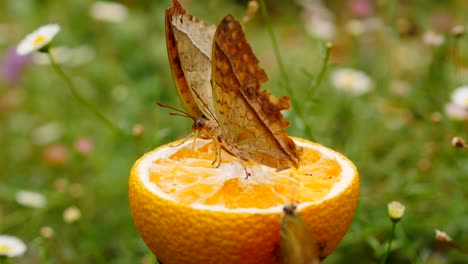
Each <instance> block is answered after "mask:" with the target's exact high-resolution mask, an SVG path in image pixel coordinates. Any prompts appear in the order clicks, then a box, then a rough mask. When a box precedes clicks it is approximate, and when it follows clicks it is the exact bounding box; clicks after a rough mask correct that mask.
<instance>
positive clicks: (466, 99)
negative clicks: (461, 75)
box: [451, 85, 468, 110]
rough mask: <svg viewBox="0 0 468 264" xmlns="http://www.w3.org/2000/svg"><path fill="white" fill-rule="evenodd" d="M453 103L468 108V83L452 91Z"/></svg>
mask: <svg viewBox="0 0 468 264" xmlns="http://www.w3.org/2000/svg"><path fill="white" fill-rule="evenodd" d="M451 98H452V103H454V104H456V105H457V106H459V107H462V108H465V109H467V110H468V85H465V86H461V87H458V88H457V89H456V90H455V91H453V93H452V96H451Z"/></svg>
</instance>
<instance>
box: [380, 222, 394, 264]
mask: <svg viewBox="0 0 468 264" xmlns="http://www.w3.org/2000/svg"><path fill="white" fill-rule="evenodd" d="M395 226H396V222H393V221H392V233H391V235H390V241H388V246H387V252H385V255H384V257H383V259H382V262H380V263H381V264H385V263H387V258H388V255H390V250H391V249H392V241H393V237H394V236H395Z"/></svg>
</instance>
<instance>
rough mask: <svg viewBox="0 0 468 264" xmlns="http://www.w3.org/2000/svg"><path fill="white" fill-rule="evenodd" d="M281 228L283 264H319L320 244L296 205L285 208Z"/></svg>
mask: <svg viewBox="0 0 468 264" xmlns="http://www.w3.org/2000/svg"><path fill="white" fill-rule="evenodd" d="M283 211H284V216H283V218H282V219H281V227H280V256H281V261H282V263H283V264H319V263H320V259H319V252H318V244H317V241H316V240H315V238H314V236H313V235H312V233H311V232H310V231H309V228H308V227H307V225H306V224H305V222H304V220H303V219H302V217H301V216H300V215H299V214H297V213H296V205H294V204H290V205H286V206H284V207H283Z"/></svg>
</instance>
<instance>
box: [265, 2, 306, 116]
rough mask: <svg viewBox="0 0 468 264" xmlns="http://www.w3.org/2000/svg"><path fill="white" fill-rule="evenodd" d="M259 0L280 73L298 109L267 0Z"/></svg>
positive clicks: (292, 101) (293, 103) (294, 105)
mask: <svg viewBox="0 0 468 264" xmlns="http://www.w3.org/2000/svg"><path fill="white" fill-rule="evenodd" d="M259 2H260V10H261V12H262V16H263V20H265V25H266V28H267V30H268V34H269V35H270V39H271V43H272V45H273V52H274V53H275V58H276V62H277V63H278V68H279V71H280V74H281V76H282V78H283V80H284V82H285V83H286V90H287V92H288V94H289V95H291V97H292V98H291V103H292V105H293V108H294V109H295V111H298V110H299V109H300V108H299V104H298V102H297V101H296V100H295V99H294V97H293V96H292V95H293V90H292V88H291V82H290V80H289V77H288V74H287V72H286V68H285V67H284V63H283V60H282V59H281V54H280V51H279V45H278V41H277V40H276V37H275V33H274V32H273V27H272V25H271V21H270V17H269V15H268V11H267V9H266V5H265V1H264V0H260V1H259Z"/></svg>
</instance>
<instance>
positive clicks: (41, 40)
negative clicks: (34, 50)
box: [33, 35, 46, 45]
mask: <svg viewBox="0 0 468 264" xmlns="http://www.w3.org/2000/svg"><path fill="white" fill-rule="evenodd" d="M45 40H46V38H45V37H44V36H43V35H39V36H37V37H36V38H35V39H34V41H33V44H34V45H39V44H41V43H42V42H44V41H45Z"/></svg>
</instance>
